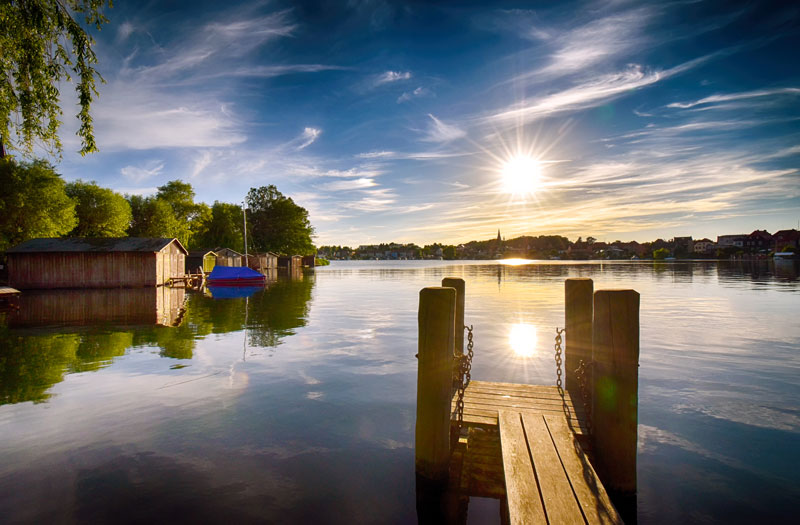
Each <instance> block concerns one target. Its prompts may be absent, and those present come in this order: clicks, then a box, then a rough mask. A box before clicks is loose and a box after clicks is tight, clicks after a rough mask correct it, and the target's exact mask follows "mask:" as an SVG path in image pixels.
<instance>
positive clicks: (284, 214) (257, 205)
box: [247, 184, 314, 255]
mask: <svg viewBox="0 0 800 525" xmlns="http://www.w3.org/2000/svg"><path fill="white" fill-rule="evenodd" d="M247 206H248V208H249V209H248V213H247V229H248V233H249V235H248V243H250V246H252V251H253V252H256V251H258V252H266V251H272V252H275V253H281V254H286V255H307V254H312V253H314V244H313V243H312V242H311V236H312V235H313V234H314V228H313V227H312V226H311V223H310V222H309V220H308V211H307V210H306V209H305V208H303V207H302V206H298V205H297V204H295V202H294V201H293V200H292V199H291V198H290V197H286V196H284V195H283V194H282V193H281V192H280V191H278V188H276V187H275V186H273V185H272V184H270V185H269V186H261V187H260V188H251V189H250V191H249V192H248V194H247Z"/></svg>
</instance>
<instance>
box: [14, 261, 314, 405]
mask: <svg viewBox="0 0 800 525" xmlns="http://www.w3.org/2000/svg"><path fill="white" fill-rule="evenodd" d="M313 285H314V280H313V278H303V276H302V274H300V275H297V274H293V275H291V276H289V278H284V279H281V280H276V281H274V282H271V283H269V285H268V286H267V287H261V288H258V289H252V290H247V291H246V294H245V295H242V294H241V293H240V292H241V290H240V289H229V290H233V291H235V292H237V293H234V294H230V295H229V297H228V298H226V299H224V300H216V299H215V298H213V297H208V296H206V295H204V294H203V293H197V292H187V291H186V290H184V289H183V288H163V287H162V288H138V289H137V288H133V289H100V290H57V291H56V290H46V291H31V292H26V293H25V294H24V295H23V297H22V298H21V300H20V309H19V311H11V312H7V313H2V314H0V405H2V404H9V403H21V402H25V401H33V402H35V403H40V402H43V401H47V400H48V399H49V398H50V397H51V395H52V394H51V393H49V391H50V390H51V389H52V388H53V386H54V385H56V384H58V383H60V382H61V381H63V380H64V378H65V376H66V375H68V374H72V373H80V372H90V371H96V370H100V369H102V368H105V367H107V366H109V365H111V364H112V363H113V362H114V360H115V358H119V357H122V356H124V355H126V354H127V353H128V352H129V351H131V350H132V349H142V350H145V351H146V350H148V349H150V350H151V351H152V352H155V353H157V354H158V355H160V356H162V357H165V358H171V359H181V360H189V359H192V358H193V357H194V352H195V349H196V346H197V341H199V340H202V339H204V338H205V337H207V336H209V335H211V334H223V333H228V332H234V331H240V330H243V329H245V328H247V332H246V337H247V339H248V344H249V345H250V346H256V347H275V346H277V345H279V344H280V343H281V340H282V339H283V338H284V337H286V336H289V335H292V334H293V333H294V330H295V329H296V328H298V327H301V326H304V325H305V324H306V322H307V315H308V303H309V301H310V299H311V290H312V288H313ZM212 293H213V292H212ZM247 294H249V295H247ZM223 295H224V293H223ZM217 297H218V295H217Z"/></svg>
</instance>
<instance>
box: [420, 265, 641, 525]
mask: <svg viewBox="0 0 800 525" xmlns="http://www.w3.org/2000/svg"><path fill="white" fill-rule="evenodd" d="M593 287H594V285H593V282H592V280H591V279H567V281H566V283H565V329H563V330H559V329H557V330H556V337H555V352H554V361H555V363H554V364H555V366H556V373H557V384H556V385H554V386H551V385H528V384H514V383H503V382H487V381H474V380H471V366H472V356H473V355H474V353H475V352H474V349H473V343H474V341H473V334H472V327H471V326H467V325H466V324H465V322H464V290H465V284H464V280H463V279H458V278H446V279H444V280H443V281H442V286H441V287H429V288H424V289H422V290H421V291H420V300H419V312H418V323H419V345H418V352H419V353H418V354H417V358H418V360H419V362H418V375H417V422H416V444H415V465H416V475H417V515H418V518H419V522H420V523H464V522H465V521H466V516H467V510H468V506H469V498H470V497H471V496H477V497H484V498H495V499H499V500H500V501H501V505H500V521H501V522H502V523H512V524H528V523H537V524H538V523H542V524H546V523H550V524H561V523H576V524H578V523H581V524H582V523H585V524H618V523H622V516H621V515H620V513H619V512H618V510H617V506H619V505H620V502H621V503H623V504H624V508H625V509H624V510H628V511H631V510H632V509H631V502H632V501H633V502H635V493H636V438H637V421H638V409H637V407H638V366H639V365H638V360H639V294H638V293H637V292H636V291H634V290H598V291H594V290H593ZM465 331H466V332H467V338H466V339H467V343H466V345H465V337H464V332H465ZM564 332H566V345H565V351H564V352H562V349H561V343H562V334H564ZM465 350H466V352H465ZM562 369H563V372H562ZM632 497H633V500H632V499H631V498H632ZM612 498H613V499H612ZM615 503H616V505H617V506H615ZM634 507H635V504H634ZM631 517H633V518H634V519H635V515H631Z"/></svg>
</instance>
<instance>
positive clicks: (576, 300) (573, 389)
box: [564, 277, 594, 397]
mask: <svg viewBox="0 0 800 525" xmlns="http://www.w3.org/2000/svg"><path fill="white" fill-rule="evenodd" d="M593 292H594V282H593V281H592V280H591V279H588V278H585V277H580V278H574V279H567V280H566V282H565V283H564V327H565V328H566V329H567V333H566V345H565V347H564V376H565V377H564V388H566V390H567V391H568V392H570V393H572V394H577V395H580V392H581V391H580V385H579V382H578V378H577V377H576V374H575V371H576V370H577V369H578V367H579V366H580V363H581V361H583V362H584V363H586V373H587V374H588V377H587V381H586V386H587V388H589V392H590V394H589V396H590V397H591V388H592V387H591V385H592V381H591V377H592V370H591V366H590V364H591V362H592V301H593V297H592V294H593Z"/></svg>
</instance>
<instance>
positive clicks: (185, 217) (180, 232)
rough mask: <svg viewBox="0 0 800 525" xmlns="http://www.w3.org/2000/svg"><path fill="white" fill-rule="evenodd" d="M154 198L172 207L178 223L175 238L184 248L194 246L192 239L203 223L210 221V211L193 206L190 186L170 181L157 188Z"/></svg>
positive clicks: (185, 183)
mask: <svg viewBox="0 0 800 525" xmlns="http://www.w3.org/2000/svg"><path fill="white" fill-rule="evenodd" d="M156 198H157V199H160V200H162V201H164V202H166V203H168V204H169V205H170V207H172V211H173V214H174V216H175V220H176V221H177V223H178V229H177V230H176V235H175V237H177V238H178V240H179V241H181V243H183V245H184V246H189V245H195V242H194V237H196V236H197V234H198V233H199V232H200V231H202V229H203V227H204V223H205V222H208V221H209V220H210V219H211V210H210V209H209V207H208V205H207V204H203V203H199V204H195V202H194V189H193V188H192V185H191V184H189V183H188V182H183V181H180V180H171V181H169V182H168V183H166V184H165V185H163V186H159V188H158V193H156Z"/></svg>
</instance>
